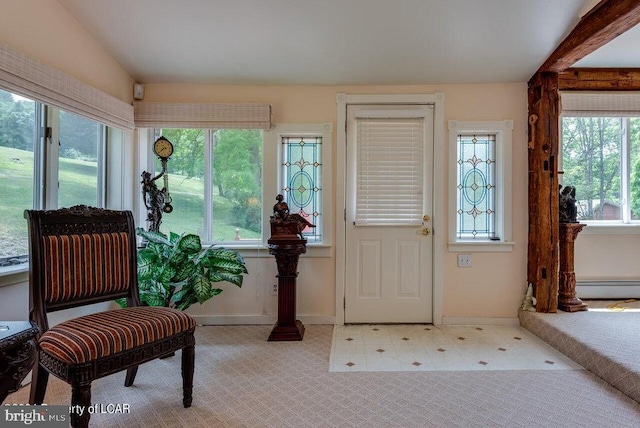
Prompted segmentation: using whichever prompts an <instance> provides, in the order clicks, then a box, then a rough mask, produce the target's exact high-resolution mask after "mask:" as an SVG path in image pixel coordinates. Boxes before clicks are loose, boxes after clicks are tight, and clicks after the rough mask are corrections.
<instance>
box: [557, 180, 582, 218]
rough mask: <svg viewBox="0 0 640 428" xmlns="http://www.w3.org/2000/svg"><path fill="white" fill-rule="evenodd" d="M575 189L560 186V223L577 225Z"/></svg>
mask: <svg viewBox="0 0 640 428" xmlns="http://www.w3.org/2000/svg"><path fill="white" fill-rule="evenodd" d="M577 222H578V208H577V207H576V188H575V187H574V186H565V187H564V188H563V187H562V186H560V223H577Z"/></svg>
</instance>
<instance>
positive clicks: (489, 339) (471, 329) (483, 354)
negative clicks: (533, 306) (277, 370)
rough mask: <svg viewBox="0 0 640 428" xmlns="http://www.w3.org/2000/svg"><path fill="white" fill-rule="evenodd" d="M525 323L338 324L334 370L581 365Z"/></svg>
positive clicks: (569, 367) (565, 367)
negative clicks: (468, 324) (543, 339)
mask: <svg viewBox="0 0 640 428" xmlns="http://www.w3.org/2000/svg"><path fill="white" fill-rule="evenodd" d="M582 369H583V368H582V367H581V366H580V365H578V364H577V363H575V362H573V361H572V360H570V359H569V358H567V357H566V356H564V355H563V354H561V353H560V352H558V351H556V350H555V349H553V348H552V347H550V346H549V345H547V344H546V343H544V342H543V341H541V340H540V339H538V338H537V337H536V336H534V335H533V334H531V333H529V332H528V331H527V330H525V329H523V328H522V327H520V326H496V325H482V326H439V327H435V326H433V325H345V326H335V328H334V331H333V344H332V347H331V359H330V371H332V372H349V371H356V372H358V371H447V370H448V371H462V370H582Z"/></svg>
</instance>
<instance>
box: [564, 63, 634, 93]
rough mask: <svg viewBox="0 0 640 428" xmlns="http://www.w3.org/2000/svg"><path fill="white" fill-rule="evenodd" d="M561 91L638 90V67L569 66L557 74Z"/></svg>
mask: <svg viewBox="0 0 640 428" xmlns="http://www.w3.org/2000/svg"><path fill="white" fill-rule="evenodd" d="M558 89H559V90H561V91H640V68H569V69H567V70H565V71H563V72H562V73H559V74H558Z"/></svg>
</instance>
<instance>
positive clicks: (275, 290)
mask: <svg viewBox="0 0 640 428" xmlns="http://www.w3.org/2000/svg"><path fill="white" fill-rule="evenodd" d="M271 295H272V296H277V295H278V284H273V285H272V286H271Z"/></svg>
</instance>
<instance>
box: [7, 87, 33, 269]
mask: <svg viewBox="0 0 640 428" xmlns="http://www.w3.org/2000/svg"><path fill="white" fill-rule="evenodd" d="M35 130H36V103H35V102H33V101H31V100H27V99H25V98H21V97H17V96H15V95H12V94H10V93H9V92H5V91H2V90H0V189H2V190H1V194H2V198H1V199H2V201H1V203H0V218H1V219H2V221H1V222H0V241H2V243H3V244H2V245H1V246H0V259H3V260H4V261H5V263H6V264H8V263H10V262H11V261H10V258H11V257H12V256H24V257H26V255H27V253H28V250H27V223H26V222H25V220H24V217H23V212H24V210H25V209H28V208H31V207H33V201H34V197H33V183H34V151H35V144H34V142H35Z"/></svg>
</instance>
